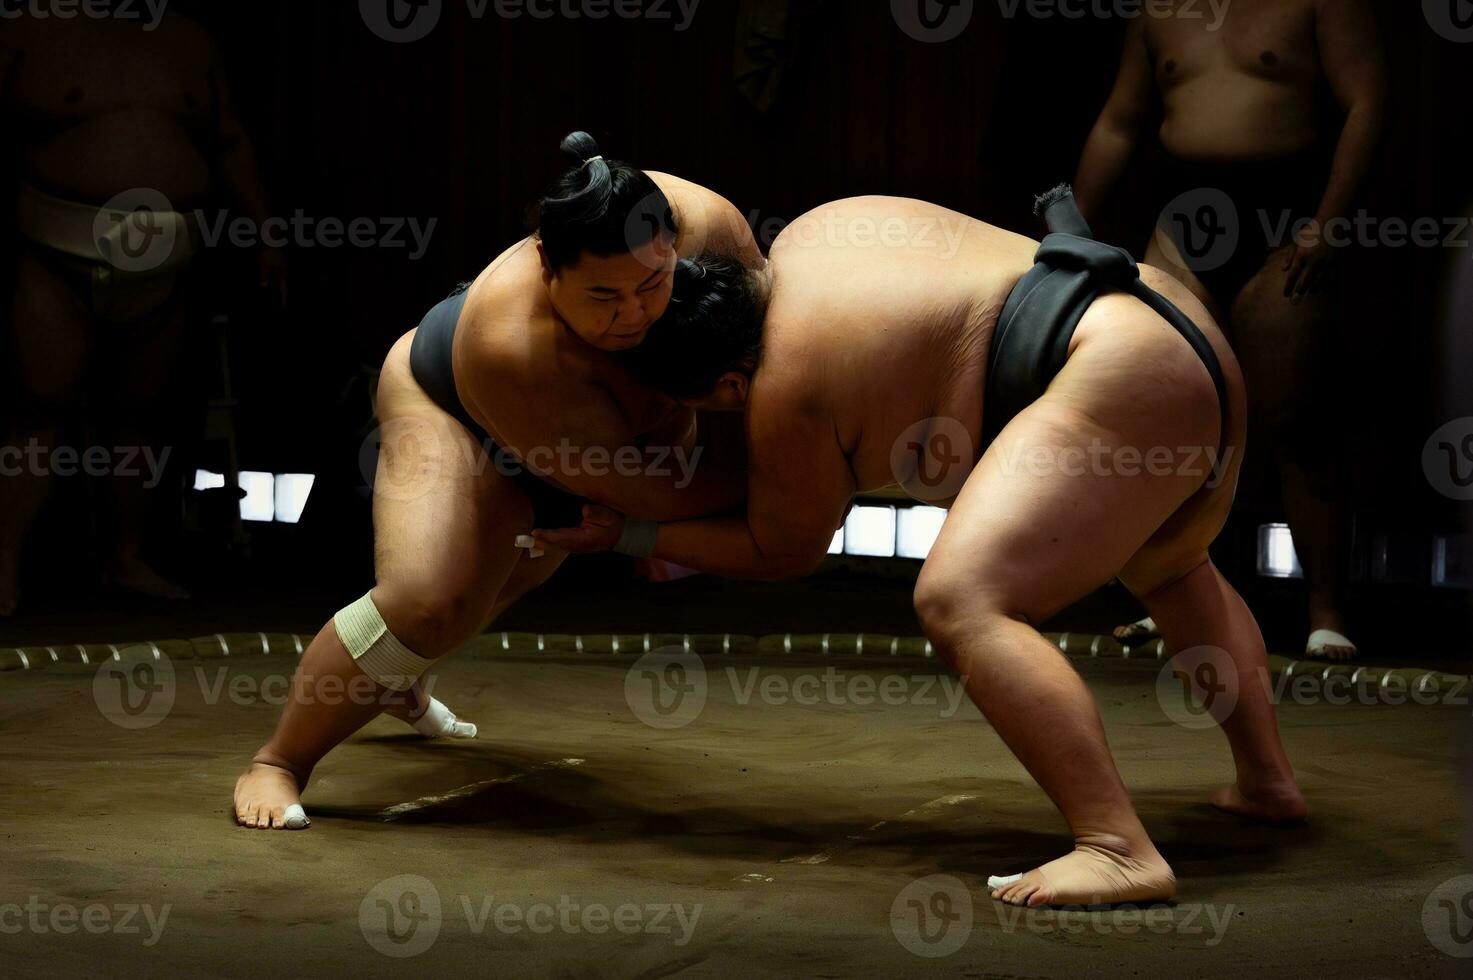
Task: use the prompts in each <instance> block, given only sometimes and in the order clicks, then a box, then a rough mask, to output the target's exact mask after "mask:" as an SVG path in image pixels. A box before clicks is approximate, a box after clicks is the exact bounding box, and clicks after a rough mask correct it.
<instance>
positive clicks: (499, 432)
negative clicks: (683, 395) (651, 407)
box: [463, 342, 746, 520]
mask: <svg viewBox="0 0 1473 980" xmlns="http://www.w3.org/2000/svg"><path fill="white" fill-rule="evenodd" d="M464 358H465V360H464V361H463V364H464V367H465V369H466V371H467V374H466V376H467V377H474V378H476V379H477V384H476V386H475V390H474V391H472V392H470V393H469V395H470V397H469V398H468V400H467V403H466V409H467V411H469V412H470V414H471V416H472V417H473V418H474V419H475V420H476V421H477V422H479V423H481V425H483V426H485V427H486V429H487V430H488V431H491V432H493V433H495V435H496V437H497V440H498V442H499V443H501V445H502V446H503V448H505V449H507V450H509V451H510V452H512V453H513V454H515V455H516V457H517V458H518V459H520V460H522V461H524V462H525V463H527V464H528V467H529V468H530V469H531V470H532V471H533V472H534V473H535V472H544V473H547V474H548V475H550V476H551V477H552V478H553V479H554V480H556V481H557V482H558V483H559V484H561V485H562V486H564V487H566V488H567V489H568V490H570V491H571V492H573V493H575V494H577V495H579V496H582V497H587V498H588V499H590V500H594V501H597V502H599V503H601V504H604V505H605V506H607V507H611V508H614V509H615V510H618V511H620V512H622V513H625V514H629V515H630V516H632V517H636V518H640V519H644V520H684V519H686V518H690V517H696V516H698V515H701V514H718V513H723V512H726V511H730V510H732V509H733V508H736V507H740V506H741V503H742V500H743V499H744V497H745V494H746V486H745V483H744V481H743V479H742V476H741V474H740V473H737V472H733V471H732V470H731V469H730V468H728V466H726V465H723V464H722V462H720V461H716V460H708V459H707V458H706V454H705V452H704V451H703V450H704V447H700V446H697V447H696V448H695V449H693V450H691V451H689V452H675V451H672V447H671V446H669V445H659V444H656V443H655V442H652V441H650V440H649V439H647V438H644V435H645V434H644V433H642V432H639V431H637V429H636V427H635V425H634V424H633V423H632V422H631V421H630V420H629V419H628V418H626V417H625V415H624V413H623V411H622V410H621V409H620V407H619V405H618V403H617V402H616V401H615V400H614V398H613V396H612V395H611V394H610V393H609V392H608V391H607V390H606V389H604V388H603V387H601V386H599V385H597V384H595V383H591V382H588V381H585V380H581V379H570V378H566V377H556V376H546V377H545V376H543V374H544V373H545V369H544V370H542V371H540V370H539V368H538V366H537V364H536V363H533V359H532V358H530V357H527V356H526V354H525V352H518V351H516V350H506V349H497V348H494V347H492V346H491V345H490V344H489V343H486V342H476V344H475V345H474V346H473V347H472V348H471V349H470V350H467V351H466V352H465V354H464ZM549 392H556V395H555V397H549ZM492 419H494V420H495V422H494V423H492V422H491V421H490V420H492ZM691 441H694V440H693V439H692V440H691ZM564 447H570V448H571V450H574V451H575V452H570V453H564V452H563V448H564ZM589 450H594V451H595V452H596V454H597V455H591V454H590V453H589ZM636 454H637V455H636ZM565 458H566V459H568V460H569V461H570V462H569V465H564V459H565ZM620 460H624V462H622V463H621V462H620Z"/></svg>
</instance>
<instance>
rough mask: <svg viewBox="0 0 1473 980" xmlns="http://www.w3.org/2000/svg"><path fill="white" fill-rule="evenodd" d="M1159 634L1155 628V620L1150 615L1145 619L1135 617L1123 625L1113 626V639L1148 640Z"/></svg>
mask: <svg viewBox="0 0 1473 980" xmlns="http://www.w3.org/2000/svg"><path fill="white" fill-rule="evenodd" d="M1160 635H1161V631H1160V630H1158V629H1156V621H1155V620H1154V619H1152V618H1151V617H1150V616H1147V617H1146V618H1145V619H1137V620H1136V621H1135V622H1133V623H1128V624H1126V625H1125V626H1117V627H1115V639H1117V640H1150V639H1154V638H1155V637H1158V636H1160Z"/></svg>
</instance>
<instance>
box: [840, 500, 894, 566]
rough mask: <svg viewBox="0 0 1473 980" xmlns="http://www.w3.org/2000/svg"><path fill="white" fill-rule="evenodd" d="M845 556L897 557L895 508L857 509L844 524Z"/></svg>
mask: <svg viewBox="0 0 1473 980" xmlns="http://www.w3.org/2000/svg"><path fill="white" fill-rule="evenodd" d="M844 554H846V555H863V556H865V557H869V558H893V557H895V508H894V507H855V508H854V509H853V510H851V511H850V512H849V519H848V520H847V521H845V522H844Z"/></svg>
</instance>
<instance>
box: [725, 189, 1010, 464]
mask: <svg viewBox="0 0 1473 980" xmlns="http://www.w3.org/2000/svg"><path fill="white" fill-rule="evenodd" d="M1037 248H1038V243H1037V242H1036V241H1033V240H1032V239H1029V238H1025V237H1024V236H1022V235H1017V234H1013V233H1012V232H1008V231H1005V230H1003V229H1001V228H997V227H995V226H993V225H989V224H985V223H984V222H981V221H977V220H975V219H973V218H969V217H967V216H966V215H963V214H960V213H958V212H955V211H950V210H947V209H946V208H942V207H938V206H936V205H933V204H927V203H925V202H922V201H914V200H908V199H903V198H887V197H864V198H852V199H849V200H844V201H836V202H833V203H831V204H826V205H824V206H823V207H821V208H818V209H816V210H814V211H811V212H809V213H808V214H806V215H803V216H802V217H800V218H798V219H797V220H796V221H795V222H794V223H793V224H792V225H790V226H788V228H787V229H786V230H785V231H784V232H783V234H782V235H780V236H779V237H778V239H777V241H776V242H774V243H773V247H772V252H771V255H770V260H771V264H772V270H773V293H772V299H771V304H770V307H769V310H768V317H767V325H766V331H765V337H766V352H765V354H764V358H763V374H762V377H764V378H767V379H770V382H771V383H773V384H781V383H782V382H783V380H784V376H785V375H786V376H787V378H788V379H789V380H791V381H793V382H794V383H796V384H800V385H803V386H806V387H807V388H809V389H811V391H812V396H813V397H814V398H816V399H821V400H822V401H823V404H822V405H821V406H815V408H816V410H820V411H824V412H827V413H831V415H832V417H833V418H834V419H836V420H838V423H839V425H840V431H839V433H838V437H839V440H840V443H841V445H842V446H843V449H844V451H845V453H846V454H847V455H848V456H849V459H850V464H851V466H852V468H853V471H854V475H855V479H856V481H857V483H858V488H859V489H861V490H871V489H877V488H879V487H884V486H888V485H890V484H892V483H894V482H895V475H894V472H893V470H892V465H891V459H890V453H891V449H892V448H893V446H894V444H895V441H896V440H897V439H898V438H899V437H900V436H901V434H902V433H903V432H904V431H905V430H906V429H907V428H908V427H910V426H911V425H913V424H914V423H916V422H918V421H920V420H923V419H928V418H937V417H941V418H947V419H955V420H956V421H957V422H959V423H961V425H962V426H964V427H965V428H966V430H967V433H968V438H969V439H970V440H971V444H972V446H973V447H974V456H975V450H976V448H977V447H980V442H981V428H982V396H983V385H984V381H985V375H986V363H987V354H988V350H989V344H990V341H991V336H992V327H993V326H994V325H995V323H996V320H997V315H998V314H999V313H1000V312H1001V310H1002V304H1003V302H1004V301H1005V300H1006V299H1007V295H1008V293H1009V292H1010V291H1011V290H1012V287H1013V286H1014V285H1015V284H1016V283H1017V281H1018V279H1019V278H1020V277H1021V276H1022V275H1023V273H1024V272H1026V271H1027V270H1028V268H1029V267H1030V266H1032V264H1033V254H1034V252H1035V251H1036V250H1037ZM788 372H793V373H792V374H788ZM800 378H801V380H800ZM764 383H767V382H764ZM755 397H757V395H756V393H754V398H755ZM958 448H960V447H958Z"/></svg>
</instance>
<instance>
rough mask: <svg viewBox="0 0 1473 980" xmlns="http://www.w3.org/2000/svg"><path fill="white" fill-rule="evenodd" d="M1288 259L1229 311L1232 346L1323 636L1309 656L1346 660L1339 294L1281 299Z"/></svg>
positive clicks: (1349, 648)
mask: <svg viewBox="0 0 1473 980" xmlns="http://www.w3.org/2000/svg"><path fill="white" fill-rule="evenodd" d="M1283 265H1284V256H1283V254H1276V255H1274V256H1272V257H1271V258H1270V259H1269V261H1268V263H1267V264H1266V265H1265V266H1264V267H1263V268H1262V269H1261V270H1260V271H1259V273H1258V274H1257V275H1256V276H1254V278H1253V279H1252V280H1251V281H1250V282H1249V283H1248V285H1247V286H1246V287H1244V289H1243V291H1242V292H1241V293H1239V294H1238V298H1237V300H1236V302H1235V303H1234V304H1233V310H1232V338H1233V346H1234V348H1235V349H1236V351H1237V353H1238V357H1239V359H1240V360H1241V361H1242V364H1243V372H1244V374H1245V375H1246V377H1247V379H1248V391H1249V405H1250V406H1251V409H1252V416H1253V422H1254V430H1255V433H1256V437H1257V439H1258V444H1259V445H1260V446H1272V447H1273V451H1274V454H1275V457H1276V460H1277V462H1278V467H1279V480H1280V486H1281V488H1282V493H1283V502H1284V511H1285V513H1286V514H1287V516H1288V521H1289V528H1290V531H1291V532H1292V533H1293V536H1294V547H1295V550H1296V551H1297V553H1298V555H1299V564H1300V566H1301V567H1302V568H1303V569H1304V579H1305V585H1306V586H1307V588H1308V592H1309V628H1310V631H1311V633H1312V634H1313V633H1315V632H1317V631H1327V632H1321V633H1319V636H1318V637H1316V642H1317V644H1318V646H1317V648H1316V649H1315V650H1312V651H1310V652H1311V653H1313V655H1315V656H1321V657H1325V658H1327V659H1331V660H1347V659H1350V658H1351V657H1354V656H1355V655H1356V652H1357V651H1356V648H1355V645H1354V644H1353V643H1351V642H1350V641H1349V640H1348V639H1347V638H1346V632H1347V629H1348V624H1347V623H1346V622H1345V618H1344V610H1345V608H1346V596H1345V592H1346V585H1347V581H1348V577H1349V559H1348V553H1349V541H1350V528H1351V520H1350V507H1349V505H1348V502H1347V501H1346V499H1345V494H1344V489H1343V481H1342V477H1341V473H1340V460H1341V458H1342V455H1341V452H1340V433H1339V432H1338V430H1337V429H1336V427H1335V425H1334V424H1333V422H1332V421H1331V412H1330V411H1329V410H1328V409H1329V408H1330V407H1332V406H1334V407H1338V406H1339V405H1341V404H1342V403H1341V402H1340V401H1339V400H1335V401H1330V402H1326V401H1324V399H1325V398H1326V395H1325V393H1326V392H1327V391H1334V390H1335V386H1334V385H1333V384H1330V383H1328V379H1329V378H1330V377H1332V372H1333V368H1334V365H1333V364H1331V363H1330V362H1329V359H1330V358H1332V357H1333V356H1334V351H1333V350H1332V349H1331V345H1330V343H1329V336H1330V333H1331V329H1332V324H1333V319H1334V312H1335V302H1334V299H1335V297H1334V296H1333V294H1331V293H1330V292H1328V291H1321V292H1318V293H1312V294H1309V295H1307V296H1305V297H1304V299H1303V300H1302V301H1301V302H1300V303H1297V304H1296V303H1292V302H1290V300H1289V299H1287V298H1286V297H1285V296H1284V281H1285V273H1284V271H1283Z"/></svg>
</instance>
